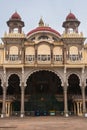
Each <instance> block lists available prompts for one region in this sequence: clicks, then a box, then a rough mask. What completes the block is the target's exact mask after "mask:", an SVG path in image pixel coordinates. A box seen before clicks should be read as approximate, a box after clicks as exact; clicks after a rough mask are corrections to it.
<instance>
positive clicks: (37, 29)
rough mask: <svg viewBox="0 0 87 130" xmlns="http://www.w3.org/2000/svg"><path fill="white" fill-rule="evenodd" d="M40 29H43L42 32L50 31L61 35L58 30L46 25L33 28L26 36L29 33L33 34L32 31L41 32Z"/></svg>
mask: <svg viewBox="0 0 87 130" xmlns="http://www.w3.org/2000/svg"><path fill="white" fill-rule="evenodd" d="M42 31H43V32H45V31H47V32H51V33H54V34H56V35H58V36H61V35H60V33H59V32H57V31H56V30H54V29H52V28H51V27H47V26H43V27H37V28H35V29H33V30H31V31H30V32H29V33H28V34H27V36H29V35H31V34H33V33H37V32H42Z"/></svg>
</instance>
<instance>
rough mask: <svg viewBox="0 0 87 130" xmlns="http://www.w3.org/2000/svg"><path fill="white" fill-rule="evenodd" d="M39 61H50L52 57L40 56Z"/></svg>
mask: <svg viewBox="0 0 87 130" xmlns="http://www.w3.org/2000/svg"><path fill="white" fill-rule="evenodd" d="M38 61H50V55H38Z"/></svg>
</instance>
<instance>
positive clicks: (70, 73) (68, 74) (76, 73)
mask: <svg viewBox="0 0 87 130" xmlns="http://www.w3.org/2000/svg"><path fill="white" fill-rule="evenodd" d="M72 74H75V75H77V76H78V78H79V80H80V84H79V85H80V86H81V85H82V79H81V76H80V74H79V73H78V72H69V73H67V75H66V77H67V85H68V79H69V77H70V75H72Z"/></svg>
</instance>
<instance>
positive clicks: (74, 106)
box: [68, 74, 82, 115]
mask: <svg viewBox="0 0 87 130" xmlns="http://www.w3.org/2000/svg"><path fill="white" fill-rule="evenodd" d="M68 84H69V86H68V110H69V111H70V112H71V113H72V114H74V115H82V110H79V109H82V100H79V99H81V97H82V96H81V88H80V85H79V84H80V80H79V77H78V76H77V75H76V74H71V75H70V76H69V78H68Z"/></svg>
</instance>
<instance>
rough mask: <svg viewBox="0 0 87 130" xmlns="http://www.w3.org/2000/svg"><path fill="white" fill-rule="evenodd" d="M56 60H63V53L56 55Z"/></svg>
mask: <svg viewBox="0 0 87 130" xmlns="http://www.w3.org/2000/svg"><path fill="white" fill-rule="evenodd" d="M54 61H62V55H54Z"/></svg>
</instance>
